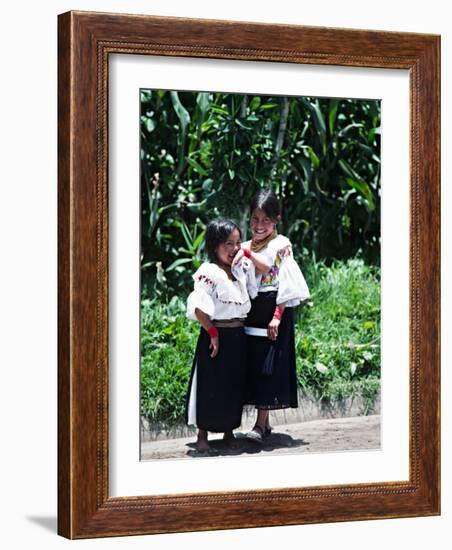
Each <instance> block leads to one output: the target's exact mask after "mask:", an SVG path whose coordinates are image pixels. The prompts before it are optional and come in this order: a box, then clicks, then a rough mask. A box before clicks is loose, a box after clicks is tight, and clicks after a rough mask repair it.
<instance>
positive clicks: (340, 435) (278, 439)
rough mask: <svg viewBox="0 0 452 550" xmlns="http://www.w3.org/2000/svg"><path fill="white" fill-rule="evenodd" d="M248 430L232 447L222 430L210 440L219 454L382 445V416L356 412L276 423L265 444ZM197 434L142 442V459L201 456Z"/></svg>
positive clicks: (364, 447)
mask: <svg viewBox="0 0 452 550" xmlns="http://www.w3.org/2000/svg"><path fill="white" fill-rule="evenodd" d="M244 433H245V432H241V431H240V430H237V431H236V432H235V435H236V439H237V441H236V448H230V447H229V446H227V445H226V444H225V443H224V442H223V441H222V439H221V435H220V434H211V435H210V438H209V441H210V444H211V446H212V447H213V449H214V450H215V453H218V455H219V456H233V455H241V454H257V453H271V454H287V453H320V452H331V451H349V450H367V449H378V448H379V447H380V416H379V415H373V416H356V417H353V418H339V419H328V420H311V421H309V422H302V423H299V424H285V425H280V426H276V427H274V429H273V433H272V434H271V436H270V437H268V438H266V439H265V440H264V442H263V443H262V444H259V443H254V442H252V441H248V440H247V439H245V437H244ZM194 442H195V437H190V438H182V439H168V440H160V441H150V442H145V443H143V444H142V447H141V460H152V459H156V458H186V457H200V456H202V455H200V454H199V453H198V452H197V451H196V449H195V445H194Z"/></svg>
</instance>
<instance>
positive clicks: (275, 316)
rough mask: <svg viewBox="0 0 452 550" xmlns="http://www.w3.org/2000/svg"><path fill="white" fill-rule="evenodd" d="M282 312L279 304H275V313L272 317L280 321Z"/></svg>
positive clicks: (282, 309)
mask: <svg viewBox="0 0 452 550" xmlns="http://www.w3.org/2000/svg"><path fill="white" fill-rule="evenodd" d="M283 314H284V308H281V307H280V306H276V309H275V313H273V319H278V321H281V318H282V316H283Z"/></svg>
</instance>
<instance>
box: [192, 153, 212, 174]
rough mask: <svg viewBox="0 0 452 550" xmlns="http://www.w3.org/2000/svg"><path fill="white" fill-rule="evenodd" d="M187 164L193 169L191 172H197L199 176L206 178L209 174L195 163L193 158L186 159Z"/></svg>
mask: <svg viewBox="0 0 452 550" xmlns="http://www.w3.org/2000/svg"><path fill="white" fill-rule="evenodd" d="M187 162H188V164H189V165H190V166H191V167H192V168H193V170H194V171H195V172H197V173H198V174H201V176H208V175H209V172H207V170H206V169H205V168H203V167H202V166H201V165H200V164H199V162H197V161H196V160H195V159H194V158H192V157H187Z"/></svg>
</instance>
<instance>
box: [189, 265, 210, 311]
mask: <svg viewBox="0 0 452 550" xmlns="http://www.w3.org/2000/svg"><path fill="white" fill-rule="evenodd" d="M193 280H194V282H195V285H194V290H193V292H191V293H190V295H189V296H188V298H187V317H188V318H189V319H191V320H192V321H196V320H197V318H196V315H195V309H196V308H198V309H200V310H201V311H203V312H204V313H205V314H206V315H208V316H209V317H213V314H214V312H215V303H214V301H213V298H212V296H213V292H214V290H215V281H214V279H213V278H212V274H211V272H210V270H209V266H208V265H207V264H202V265H201V266H200V268H199V269H198V270H197V271H196V273H195V274H194V275H193Z"/></svg>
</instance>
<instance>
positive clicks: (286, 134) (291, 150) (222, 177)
mask: <svg viewBox="0 0 452 550" xmlns="http://www.w3.org/2000/svg"><path fill="white" fill-rule="evenodd" d="M379 125H380V103H379V101H376V100H352V99H327V98H323V99H321V98H310V97H284V96H271V97H270V96H258V95H238V94H226V93H207V92H206V93H204V92H202V93H201V92H199V93H196V92H175V91H161V90H153V91H151V90H143V91H142V92H141V178H142V186H141V188H142V197H141V199H142V200H141V205H142V208H141V228H142V235H141V239H142V240H141V243H142V247H141V251H142V253H141V264H142V284H143V291H144V294H145V295H147V296H160V297H161V298H162V299H163V300H164V301H165V302H168V301H169V300H171V298H172V297H173V296H174V295H180V296H182V297H184V296H185V295H186V293H187V290H188V289H189V288H190V286H191V279H190V275H191V274H192V273H193V270H194V268H196V267H197V266H198V265H199V264H200V262H201V259H202V253H203V235H204V229H205V226H206V223H207V222H208V221H209V220H210V219H211V218H213V217H215V216H217V215H223V216H227V217H232V218H233V219H235V220H236V221H237V222H238V223H239V224H240V226H241V228H242V231H243V233H244V237H246V236H247V230H248V219H249V213H248V203H249V199H250V198H251V196H252V195H253V194H254V193H255V191H256V190H257V189H258V188H260V187H263V186H271V187H272V188H273V189H274V190H275V192H276V193H277V194H278V196H279V197H280V198H281V200H282V203H283V207H284V209H283V219H282V222H281V227H280V232H281V233H283V234H285V235H287V236H288V237H289V238H290V239H291V241H292V242H293V244H294V250H295V251H296V254H298V255H299V256H303V257H307V256H311V255H312V254H313V255H314V257H315V258H317V260H325V261H327V263H330V262H331V261H332V260H333V259H347V258H350V257H355V256H356V254H357V253H360V255H361V257H362V258H364V259H365V260H366V261H367V262H368V263H372V264H375V265H378V264H379V254H380V242H379V235H380V221H379V220H380V198H379V181H380V180H379V178H380V158H379V157H380V145H379ZM248 236H249V235H248Z"/></svg>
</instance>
